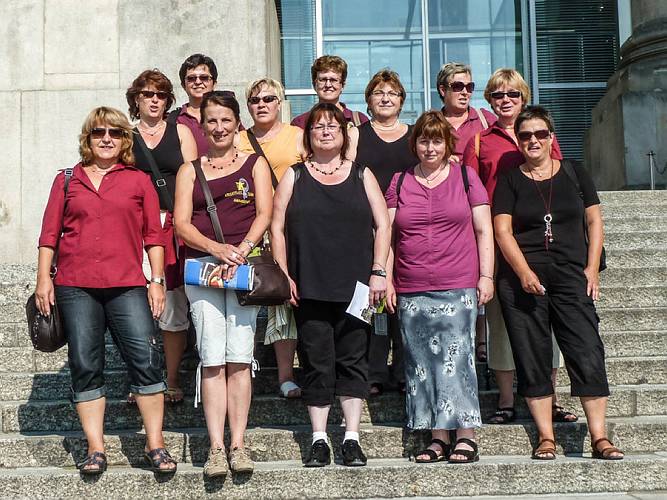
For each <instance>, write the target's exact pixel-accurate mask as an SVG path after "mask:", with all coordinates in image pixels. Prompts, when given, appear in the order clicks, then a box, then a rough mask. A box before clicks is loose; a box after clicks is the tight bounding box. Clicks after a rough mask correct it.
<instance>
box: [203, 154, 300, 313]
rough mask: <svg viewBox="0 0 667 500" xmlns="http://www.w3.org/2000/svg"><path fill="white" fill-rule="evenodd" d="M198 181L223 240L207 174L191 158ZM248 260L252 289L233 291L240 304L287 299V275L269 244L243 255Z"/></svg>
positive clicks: (219, 238) (272, 303)
mask: <svg viewBox="0 0 667 500" xmlns="http://www.w3.org/2000/svg"><path fill="white" fill-rule="evenodd" d="M192 166H193V167H194V169H195V173H196V174H197V179H198V180H199V184H200V185H201V188H202V192H203V193H204V197H205V198H206V211H207V212H208V214H209V216H210V217H211V223H212V224H213V231H214V232H215V239H216V240H217V241H218V243H223V244H224V243H225V236H224V234H222V226H221V225H220V218H219V217H218V208H217V207H216V206H215V202H214V201H213V196H212V195H211V190H210V189H209V187H208V182H207V181H206V176H205V175H204V171H203V170H202V168H201V160H199V159H197V160H194V161H193V162H192ZM246 260H247V261H248V264H250V265H252V266H253V268H254V277H253V283H252V290H251V291H249V292H241V291H237V292H236V298H237V299H238V301H239V304H241V305H242V306H278V305H281V304H284V303H285V302H286V301H288V300H289V299H290V287H289V281H288V280H287V276H286V275H285V273H284V272H283V271H282V269H280V266H279V265H278V263H277V262H276V261H275V260H274V258H273V254H272V253H271V248H270V246H269V245H266V244H265V245H263V246H262V247H260V248H259V254H258V255H253V256H249V257H247V258H246Z"/></svg>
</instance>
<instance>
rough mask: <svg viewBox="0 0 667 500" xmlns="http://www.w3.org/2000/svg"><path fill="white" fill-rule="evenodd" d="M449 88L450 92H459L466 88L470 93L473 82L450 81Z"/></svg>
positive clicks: (473, 88) (473, 87) (473, 85)
mask: <svg viewBox="0 0 667 500" xmlns="http://www.w3.org/2000/svg"><path fill="white" fill-rule="evenodd" d="M449 88H450V89H451V90H452V92H461V91H462V90H463V89H466V90H467V91H468V93H469V94H472V93H473V91H474V90H475V82H470V83H463V82H452V83H450V84H449Z"/></svg>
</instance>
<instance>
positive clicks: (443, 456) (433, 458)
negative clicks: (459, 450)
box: [415, 438, 452, 464]
mask: <svg viewBox="0 0 667 500" xmlns="http://www.w3.org/2000/svg"><path fill="white" fill-rule="evenodd" d="M434 444H437V445H438V446H440V448H441V449H442V453H440V454H439V455H438V453H437V452H436V451H435V450H431V449H430V448H426V449H424V450H422V451H420V452H419V453H417V454H416V455H415V462H416V463H418V464H430V463H433V462H441V461H443V460H447V459H449V453H450V451H451V449H452V445H451V444H449V443H445V442H444V441H442V440H441V439H437V438H433V439H431V444H429V446H431V445H434ZM420 455H427V456H428V458H417V457H419V456H420Z"/></svg>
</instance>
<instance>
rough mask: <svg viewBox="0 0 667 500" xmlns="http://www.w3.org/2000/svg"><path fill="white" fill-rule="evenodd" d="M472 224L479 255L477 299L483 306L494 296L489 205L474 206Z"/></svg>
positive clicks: (491, 226) (491, 227)
mask: <svg viewBox="0 0 667 500" xmlns="http://www.w3.org/2000/svg"><path fill="white" fill-rule="evenodd" d="M472 225H473V228H474V229H475V236H476V238H477V254H478V256H479V280H478V282H477V301H478V303H479V305H480V306H481V305H484V304H486V303H487V302H488V301H489V300H491V298H492V297H493V224H492V223H491V207H489V205H477V206H475V207H472Z"/></svg>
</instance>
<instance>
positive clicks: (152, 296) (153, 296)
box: [148, 282, 165, 319]
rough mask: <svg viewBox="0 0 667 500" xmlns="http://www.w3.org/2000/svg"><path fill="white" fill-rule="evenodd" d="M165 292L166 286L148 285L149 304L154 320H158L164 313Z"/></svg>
mask: <svg viewBox="0 0 667 500" xmlns="http://www.w3.org/2000/svg"><path fill="white" fill-rule="evenodd" d="M164 302H165V292H164V286H162V285H160V284H159V283H153V282H151V283H150V284H149V285H148V304H149V305H150V306H151V312H152V313H153V318H154V319H158V318H159V317H160V316H162V312H163V311H164Z"/></svg>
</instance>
